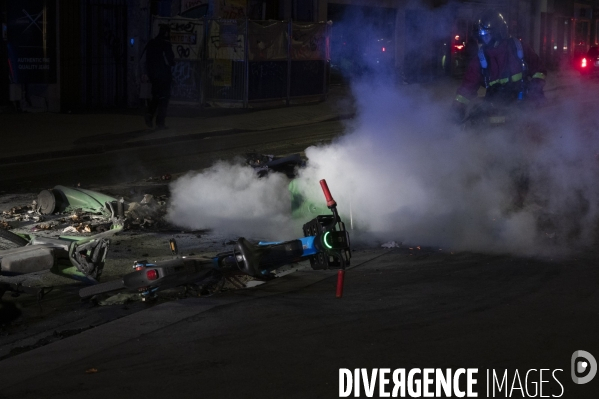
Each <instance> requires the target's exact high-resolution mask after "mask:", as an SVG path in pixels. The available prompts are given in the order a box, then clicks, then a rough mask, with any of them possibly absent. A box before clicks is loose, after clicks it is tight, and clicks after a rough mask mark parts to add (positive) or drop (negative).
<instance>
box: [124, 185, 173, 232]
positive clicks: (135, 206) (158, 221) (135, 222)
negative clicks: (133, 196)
mask: <svg viewBox="0 0 599 399" xmlns="http://www.w3.org/2000/svg"><path fill="white" fill-rule="evenodd" d="M166 201H167V197H166V196H165V195H163V196H159V197H156V198H155V197H154V196H153V195H151V194H146V195H144V197H143V198H142V200H141V201H139V202H130V203H129V204H128V207H127V211H125V214H124V216H125V228H126V229H138V228H142V229H148V228H154V229H156V228H160V227H164V226H165V225H166V224H167V222H166V221H165V219H164V216H165V215H166Z"/></svg>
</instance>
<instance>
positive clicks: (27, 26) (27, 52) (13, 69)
mask: <svg viewBox="0 0 599 399" xmlns="http://www.w3.org/2000/svg"><path fill="white" fill-rule="evenodd" d="M6 7H7V32H6V36H7V39H8V62H9V73H10V76H11V80H12V81H13V82H14V83H23V84H27V83H42V84H44V83H46V84H48V83H56V65H57V62H56V61H57V60H56V0H21V1H9V2H7V4H6Z"/></svg>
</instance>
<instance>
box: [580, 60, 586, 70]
mask: <svg viewBox="0 0 599 399" xmlns="http://www.w3.org/2000/svg"><path fill="white" fill-rule="evenodd" d="M580 66H581V67H582V68H586V67H587V59H586V58H583V59H582V63H581V64H580Z"/></svg>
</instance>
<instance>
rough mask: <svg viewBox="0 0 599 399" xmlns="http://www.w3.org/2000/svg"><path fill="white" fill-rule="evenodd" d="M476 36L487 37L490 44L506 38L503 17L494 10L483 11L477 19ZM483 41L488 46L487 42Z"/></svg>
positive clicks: (505, 24) (505, 25)
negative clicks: (489, 39)
mask: <svg viewBox="0 0 599 399" xmlns="http://www.w3.org/2000/svg"><path fill="white" fill-rule="evenodd" d="M478 35H479V37H481V38H482V37H483V36H485V35H489V36H490V38H491V41H492V42H494V41H497V40H501V39H506V38H507V37H508V34H507V23H506V22H505V19H504V18H503V15H501V14H500V13H499V12H497V11H495V10H486V11H483V12H482V13H481V14H480V17H479V18H478ZM483 41H484V42H485V43H487V44H488V42H487V41H485V40H483Z"/></svg>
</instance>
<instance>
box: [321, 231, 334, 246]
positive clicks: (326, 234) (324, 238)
mask: <svg viewBox="0 0 599 399" xmlns="http://www.w3.org/2000/svg"><path fill="white" fill-rule="evenodd" d="M329 233H330V231H327V232H326V233H324V236H323V237H322V242H323V243H324V245H325V247H327V248H328V249H333V246H332V245H331V244H329V243H328V242H327V236H328V235H329Z"/></svg>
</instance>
